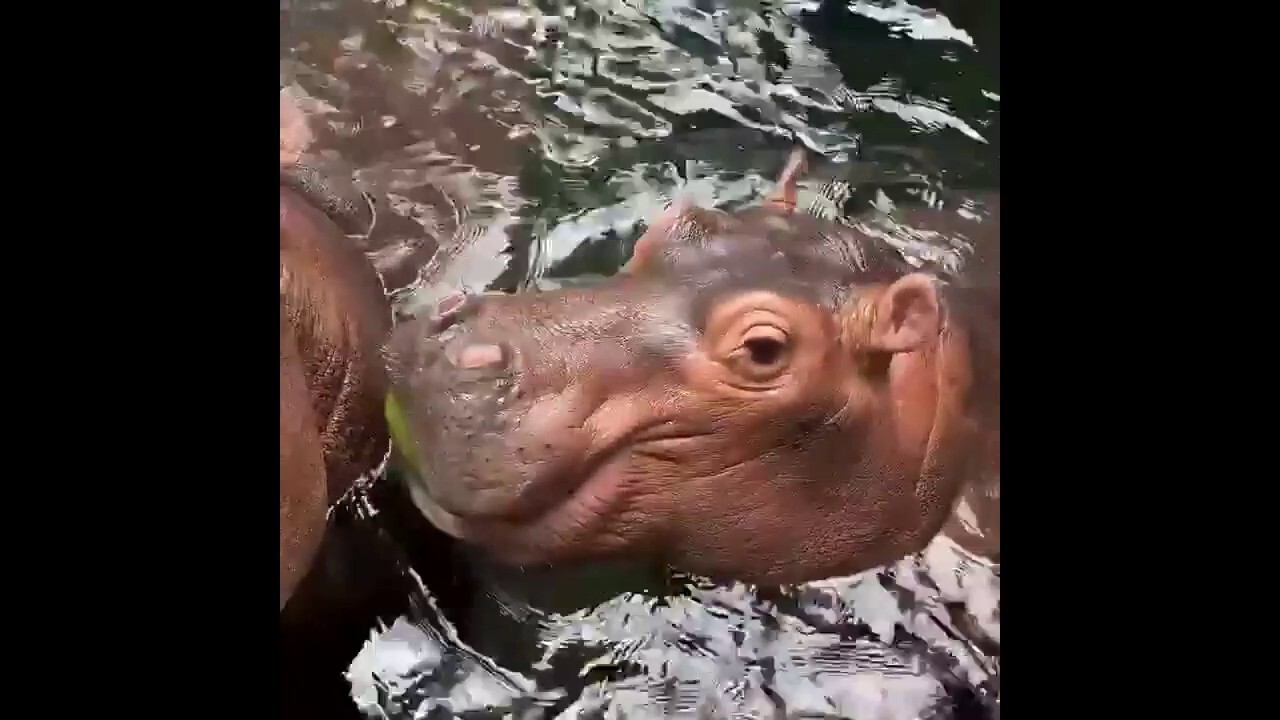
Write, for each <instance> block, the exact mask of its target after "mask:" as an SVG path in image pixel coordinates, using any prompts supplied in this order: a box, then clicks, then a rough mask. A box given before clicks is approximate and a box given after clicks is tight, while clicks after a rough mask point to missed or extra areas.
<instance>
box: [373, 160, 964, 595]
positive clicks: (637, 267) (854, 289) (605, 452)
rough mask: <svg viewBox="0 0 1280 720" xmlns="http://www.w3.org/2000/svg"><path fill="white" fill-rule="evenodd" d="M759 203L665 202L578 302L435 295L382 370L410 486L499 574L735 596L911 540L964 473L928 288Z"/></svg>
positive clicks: (948, 361)
mask: <svg viewBox="0 0 1280 720" xmlns="http://www.w3.org/2000/svg"><path fill="white" fill-rule="evenodd" d="M803 165H804V160H803V155H802V154H797V155H793V157H792V161H791V162H790V163H789V165H788V167H787V169H786V170H784V172H783V175H782V178H781V180H780V183H779V188H778V190H777V191H775V194H774V195H773V196H772V197H771V198H770V199H769V200H768V201H767V202H766V203H764V204H763V205H762V206H759V207H754V208H750V209H747V210H744V211H740V212H737V213H734V214H729V213H722V212H718V211H709V210H704V209H698V208H692V207H687V206H683V205H681V204H678V203H677V204H676V205H673V206H672V207H671V208H670V209H669V210H667V211H666V212H665V213H664V214H663V215H662V216H661V217H660V218H658V219H657V220H656V221H655V222H654V223H653V224H652V225H651V226H650V228H649V230H648V231H647V232H646V233H645V234H644V236H643V237H642V238H641V239H640V240H639V241H638V242H637V246H636V250H635V253H634V256H633V259H632V260H631V262H630V263H629V264H628V265H627V266H626V267H625V268H624V269H623V271H622V272H621V273H619V274H618V275H617V276H615V277H613V278H610V279H608V280H606V281H604V282H603V283H602V284H600V285H597V286H593V287H590V288H574V289H561V290H556V291H548V292H541V293H527V294H518V295H496V294H495V295H482V296H476V297H470V298H463V297H455V298H451V299H447V300H445V301H444V302H442V303H441V305H440V307H439V308H438V309H437V311H436V313H435V314H434V315H432V316H430V317H421V318H417V319H414V320H411V321H409V322H407V323H405V324H402V325H401V326H400V327H398V328H397V329H396V331H395V332H394V333H393V334H392V337H391V340H390V342H389V343H388V346H387V350H386V354H387V361H388V369H389V374H390V376H391V378H392V382H393V390H392V393H391V395H390V396H389V400H388V413H389V417H390V418H391V420H392V427H393V432H394V433H395V434H396V438H397V443H398V445H399V447H400V448H401V451H402V453H403V454H404V455H405V456H406V458H407V459H408V460H409V461H410V462H411V464H413V465H415V466H416V468H417V470H418V473H417V475H418V477H417V479H416V480H412V481H411V488H410V489H411V492H412V494H413V496H414V500H415V502H416V504H417V505H418V507H419V509H420V510H421V511H422V512H423V513H424V514H425V515H426V516H427V517H428V518H429V519H430V520H431V521H432V523H433V524H435V525H436V526H437V527H439V528H441V529H442V530H444V531H445V532H447V533H449V534H451V535H453V536H455V537H458V538H461V539H463V540H464V541H467V542H470V543H473V544H476V545H479V546H481V547H483V548H485V549H487V550H488V551H489V552H490V553H492V554H493V555H494V556H496V557H497V558H498V559H500V560H505V561H507V562H510V563H517V564H529V563H557V562H568V561H576V560H588V559H600V558H605V557H610V556H619V555H625V554H633V555H642V554H643V555H650V556H653V557H655V558H659V559H661V560H664V561H667V562H669V563H671V564H672V565H675V566H677V567H679V568H682V569H686V570H691V571H695V572H701V573H705V574H708V575H711V576H716V577H732V578H736V579H740V580H745V581H752V582H762V583H764V582H771V583H783V582H794V581H801V580H806V579H813V578H819V577H827V576H832V575H836V574H843V573H851V572H856V571H860V570H863V569H867V568H870V567H874V566H877V565H880V564H884V563H887V562H891V561H893V560H895V559H897V558H899V557H901V556H903V555H905V554H908V553H910V552H913V551H915V550H918V549H920V548H921V547H923V546H924V545H925V544H926V543H927V541H928V540H929V539H930V538H931V537H932V535H933V534H934V533H936V532H937V530H938V529H939V527H940V526H941V525H942V523H943V521H944V520H945V519H946V517H947V515H948V512H949V510H950V507H951V504H952V502H953V501H954V499H955V497H956V493H957V490H958V488H959V487H960V486H961V485H962V483H963V476H964V474H965V472H966V470H965V468H964V467H963V466H964V465H965V462H964V461H963V460H964V451H963V447H964V446H965V437H966V428H967V427H968V425H969V423H968V422H966V419H965V417H964V408H963V406H964V404H965V402H966V400H965V398H966V395H967V393H968V389H967V388H968V385H969V382H968V377H967V374H966V373H967V371H968V364H967V361H966V360H965V359H964V357H963V355H964V353H965V349H964V345H965V343H963V342H956V341H955V340H957V339H958V337H959V336H960V335H962V334H963V333H962V332H961V331H960V330H959V329H958V328H954V327H950V326H949V324H948V320H947V316H946V312H945V310H946V302H945V298H944V296H943V289H942V287H941V284H940V282H939V280H938V279H937V278H935V277H933V276H930V275H926V274H923V273H918V272H913V270H912V268H911V266H909V265H908V264H907V263H906V262H905V260H904V259H903V257H902V256H901V254H900V253H897V252H896V251H894V250H892V249H891V248H890V247H888V246H887V245H883V244H878V241H877V240H875V239H873V238H872V237H871V236H869V235H867V234H864V233H862V232H860V231H857V230H854V229H852V228H848V227H844V226H838V225H836V224H834V223H828V222H825V221H821V220H818V219H817V218H814V217H812V216H810V215H807V214H804V213H797V212H795V211H794V205H795V181H796V179H797V177H798V175H799V173H800V172H801V168H802V167H803Z"/></svg>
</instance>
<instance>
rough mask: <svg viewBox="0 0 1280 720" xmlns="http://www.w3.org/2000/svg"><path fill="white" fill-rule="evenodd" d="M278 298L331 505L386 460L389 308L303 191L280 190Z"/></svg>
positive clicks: (369, 272) (377, 283)
mask: <svg viewBox="0 0 1280 720" xmlns="http://www.w3.org/2000/svg"><path fill="white" fill-rule="evenodd" d="M280 300H281V303H282V305H283V306H284V308H285V312H286V314H287V317H288V321H289V326H290V327H291V328H292V331H293V333H294V336H295V339H296V342H297V347H298V350H299V355H300V356H301V361H302V364H303V366H304V377H305V381H306V385H307V389H308V392H309V393H310V396H311V404H312V408H313V409H314V411H315V417H316V419H317V421H318V423H319V426H320V427H319V429H320V433H321V438H322V441H323V446H324V462H325V469H326V475H327V478H328V484H329V496H330V500H331V501H336V500H337V499H338V498H339V497H341V496H342V495H344V494H345V493H346V492H347V490H348V489H350V487H351V485H352V484H353V483H354V482H355V481H356V480H357V479H358V478H359V477H360V476H362V475H365V474H367V473H369V472H371V471H373V470H375V469H376V468H377V467H378V466H379V465H380V464H381V463H383V462H385V459H386V455H387V449H388V446H389V443H388V440H387V432H386V427H385V420H384V419H383V412H382V406H383V398H384V397H385V395H386V378H385V371H384V369H383V366H382V361H381V355H380V349H381V346H382V343H383V342H384V340H385V338H386V336H387V334H388V333H389V332H390V327H391V308H390V304H389V301H388V300H387V297H386V293H385V292H384V290H383V287H382V282H381V280H380V278H379V277H378V275H377V272H376V271H375V270H374V269H373V266H372V265H371V264H370V263H369V261H368V260H367V259H366V258H365V257H364V254H363V253H361V252H360V250H359V248H357V247H355V246H354V245H353V244H352V243H350V242H349V241H348V239H347V238H346V237H345V236H344V235H343V233H342V232H341V230H340V229H339V228H338V227H337V225H335V224H334V222H333V221H332V220H331V219H330V218H329V217H328V216H327V215H326V214H325V213H324V212H322V211H321V210H320V209H318V208H316V207H315V205H314V204H312V203H310V202H309V201H308V200H307V199H306V198H305V197H304V196H302V195H301V194H300V193H298V192H296V191H294V190H292V189H291V188H289V187H287V186H286V185H284V184H281V187H280Z"/></svg>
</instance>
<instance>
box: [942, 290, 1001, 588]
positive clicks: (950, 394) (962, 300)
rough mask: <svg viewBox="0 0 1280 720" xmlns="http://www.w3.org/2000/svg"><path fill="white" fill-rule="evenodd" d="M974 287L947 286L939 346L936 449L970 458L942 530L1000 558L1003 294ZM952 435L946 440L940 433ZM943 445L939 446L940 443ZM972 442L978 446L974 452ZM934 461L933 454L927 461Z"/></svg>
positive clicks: (981, 553) (971, 548)
mask: <svg viewBox="0 0 1280 720" xmlns="http://www.w3.org/2000/svg"><path fill="white" fill-rule="evenodd" d="M991 297H992V295H991V294H990V293H986V292H979V291H975V290H972V289H963V290H956V291H953V292H949V293H948V294H947V298H946V302H947V306H948V320H947V330H946V331H945V333H944V338H943V342H942V343H941V346H940V351H939V362H938V374H939V375H938V409H937V413H938V420H941V421H942V422H950V423H954V425H952V427H951V429H950V431H947V432H940V431H941V430H946V428H945V427H940V426H939V425H938V421H937V420H936V421H935V428H934V434H933V437H931V439H930V444H931V446H930V455H929V457H931V458H934V460H933V462H934V463H935V464H938V465H940V464H942V463H945V462H947V461H948V460H947V458H948V457H949V456H948V453H951V455H950V457H955V458H961V457H967V458H968V461H967V462H963V463H962V464H960V465H958V466H957V467H959V468H960V470H959V472H960V473H961V475H960V480H959V483H954V484H952V487H955V488H956V492H955V496H954V497H953V498H951V499H950V500H949V502H950V504H951V506H952V507H951V512H950V515H949V516H948V518H947V519H946V522H945V523H944V525H943V527H942V528H941V532H942V533H943V534H944V535H946V536H947V537H949V538H950V539H952V540H954V541H955V542H957V543H958V544H959V545H961V547H963V548H964V549H965V550H967V551H969V552H971V553H973V554H976V555H979V556H982V557H984V558H986V559H988V560H992V561H994V562H997V563H998V562H999V554H1000V545H999V542H1000V342H999V318H998V313H999V306H998V300H996V301H995V302H994V303H993V302H992V301H991ZM943 437H948V438H950V439H949V440H947V441H945V442H943V441H942V438H943ZM935 442H937V443H938V447H936V448H935V447H934V443H935ZM974 448H978V450H977V451H976V452H975V451H974ZM933 452H938V455H937V456H936V457H935V456H934V455H933ZM926 462H929V461H926Z"/></svg>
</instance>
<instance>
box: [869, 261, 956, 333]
mask: <svg viewBox="0 0 1280 720" xmlns="http://www.w3.org/2000/svg"><path fill="white" fill-rule="evenodd" d="M874 302H875V308H874V310H875V311H874V312H873V313H871V316H870V327H869V328H867V329H868V331H869V332H868V333H867V339H868V345H869V349H871V350H875V351H879V352H887V353H901V352H911V351H913V350H917V349H919V348H921V347H922V346H925V345H927V344H928V343H930V342H932V341H933V340H934V339H935V338H937V337H938V333H940V332H941V331H942V311H941V309H940V302H939V299H938V288H937V281H936V279H935V278H934V277H933V276H932V275H928V274H925V273H911V274H910V275H905V276H903V277H901V278H898V280H896V281H894V283H893V284H892V285H890V286H889V287H887V288H885V290H884V292H882V293H881V294H880V295H879V296H878V297H877V298H876V299H875V301H874Z"/></svg>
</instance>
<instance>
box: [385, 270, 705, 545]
mask: <svg viewBox="0 0 1280 720" xmlns="http://www.w3.org/2000/svg"><path fill="white" fill-rule="evenodd" d="M610 294H611V293H610V292H609V291H608V290H605V291H581V290H569V291H554V292H548V293H541V294H538V295H531V296H519V297H507V296H497V295H486V296H480V297H472V298H466V299H463V298H461V297H459V296H454V297H450V298H446V299H445V300H444V301H443V302H442V303H441V304H440V306H439V307H438V308H437V310H436V313H435V314H433V315H432V316H430V317H426V318H420V319H415V320H412V321H410V322H408V323H406V324H405V325H403V326H402V327H401V329H400V330H399V331H398V332H396V333H395V334H394V335H393V337H392V340H391V342H390V343H389V344H388V346H387V352H386V354H387V366H388V372H389V375H390V377H391V378H392V382H393V389H392V395H391V397H392V403H393V404H394V407H395V408H396V413H397V414H398V415H399V417H398V418H396V419H394V420H393V424H402V426H403V427H404V428H405V429H406V430H407V435H408V437H407V438H402V439H400V440H398V442H399V445H400V446H401V447H402V448H403V449H405V453H404V454H405V455H406V456H408V457H409V458H410V461H411V463H412V464H413V465H414V467H415V469H416V470H417V472H416V473H415V476H416V477H415V478H414V479H413V480H412V481H411V487H410V491H411V493H412V496H413V497H414V499H415V502H416V503H417V504H418V506H419V508H420V509H421V510H422V512H423V513H424V514H426V515H427V517H428V518H429V519H430V520H431V521H432V522H433V523H434V524H435V525H437V526H438V527H440V528H441V529H443V530H445V531H446V532H448V533H450V534H452V535H455V536H457V537H460V538H464V539H475V540H478V541H480V542H482V543H496V544H498V545H500V546H502V547H503V548H504V549H505V554H506V555H507V556H508V557H509V558H510V559H513V560H515V561H521V562H523V561H528V560H532V559H535V558H540V557H541V556H542V555H543V553H544V551H545V550H546V549H547V547H546V546H547V545H548V543H549V542H553V543H554V544H555V545H556V546H558V547H561V548H564V547H569V546H573V545H575V544H576V542H577V540H576V539H577V538H584V539H585V538H586V536H588V535H590V534H591V533H592V532H593V530H594V529H595V526H596V525H598V524H599V523H602V522H605V521H606V520H607V519H608V518H609V517H610V516H611V515H613V514H614V513H615V511H616V510H618V509H619V508H620V506H621V505H623V504H625V497H624V496H625V495H626V494H627V486H628V485H629V483H628V479H627V478H626V477H625V475H626V473H625V472H624V471H623V467H624V466H625V465H626V463H625V462H624V461H622V460H620V459H619V458H618V456H619V454H622V453H625V452H626V451H629V450H632V449H634V447H635V446H636V444H637V443H642V442H643V438H642V437H641V436H642V435H643V434H645V433H649V434H652V433H653V430H654V428H655V427H656V426H662V425H663V424H664V419H663V418H662V416H661V414H660V413H654V412H653V408H641V407H638V406H637V403H638V402H640V401H641V400H642V395H640V394H639V392H638V391H639V390H640V389H642V388H643V387H644V386H645V385H646V384H648V383H651V382H655V381H656V382H661V375H662V373H663V367H662V365H663V358H664V357H666V356H669V355H670V354H671V350H672V349H673V348H675V347H678V346H680V345H682V344H687V343H686V338H687V337H688V335H689V329H688V327H687V326H686V325H685V324H684V323H683V322H682V321H681V320H680V319H679V318H678V317H675V316H672V315H670V314H667V315H666V316H664V311H666V310H667V308H669V307H670V306H672V305H674V304H675V303H674V302H672V300H673V299H672V298H668V299H667V300H666V301H664V300H663V298H661V297H660V296H659V293H658V292H657V291H656V289H654V291H653V292H652V295H653V297H651V298H650V299H651V300H652V302H651V303H637V302H636V300H637V295H643V294H645V291H644V290H642V289H640V288H637V287H634V286H632V287H615V288H614V289H613V292H612V295H613V296H614V297H612V298H609V297H607V296H608V295H610ZM624 295H625V296H626V302H625V307H626V308H633V309H632V310H621V311H620V310H617V308H620V307H623V296H624ZM611 300H612V303H611V302H610V301H611ZM604 307H612V308H614V310H613V311H609V310H604V311H602V310H601V308H604ZM637 307H642V308H645V309H644V311H642V312H640V311H635V310H634V308H637ZM646 344H648V345H649V347H645V345H646ZM627 388H631V389H633V390H634V391H636V394H634V395H633V394H629V393H628V392H627ZM397 421H399V423H397ZM666 424H667V425H670V423H666ZM573 554H576V553H573Z"/></svg>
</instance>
